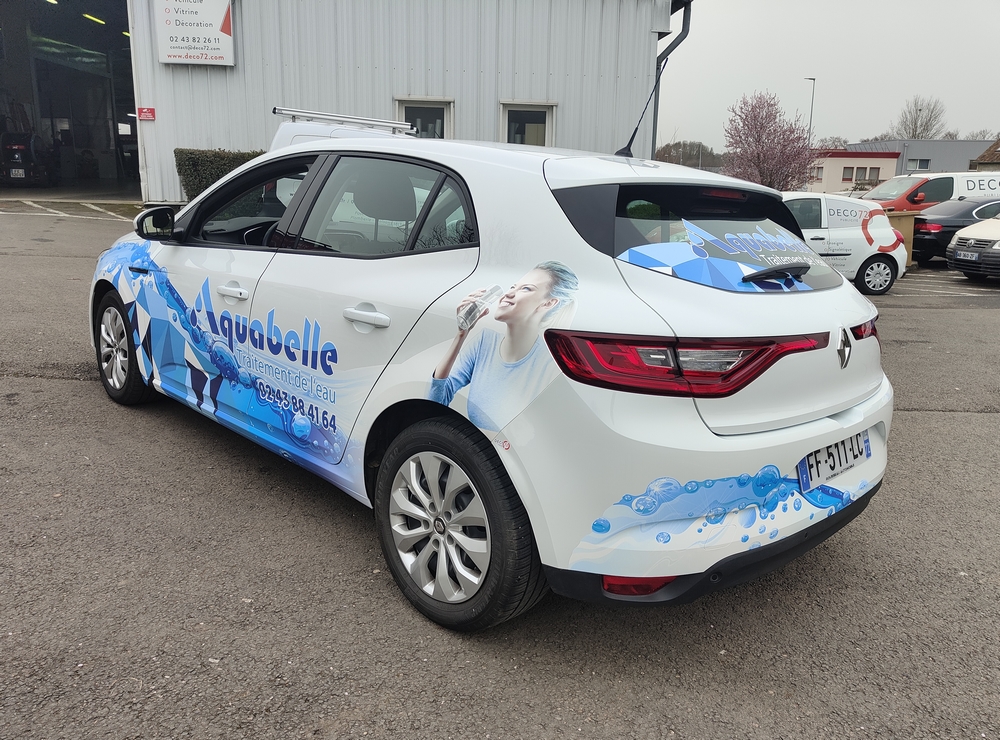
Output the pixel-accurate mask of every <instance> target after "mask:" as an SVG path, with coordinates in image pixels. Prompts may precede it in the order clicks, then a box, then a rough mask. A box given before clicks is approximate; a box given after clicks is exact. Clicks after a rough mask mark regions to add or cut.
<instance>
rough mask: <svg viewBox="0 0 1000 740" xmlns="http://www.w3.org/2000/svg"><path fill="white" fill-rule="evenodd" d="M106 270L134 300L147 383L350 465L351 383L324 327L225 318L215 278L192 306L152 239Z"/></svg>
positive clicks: (307, 321)
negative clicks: (341, 397) (343, 413)
mask: <svg viewBox="0 0 1000 740" xmlns="http://www.w3.org/2000/svg"><path fill="white" fill-rule="evenodd" d="M97 271H98V275H102V274H103V275H104V277H106V278H107V279H108V280H109V281H110V282H111V283H112V284H113V285H114V286H115V287H116V289H117V290H118V292H119V294H120V295H121V296H122V299H123V301H125V304H126V310H127V313H128V316H129V320H130V323H131V328H132V335H133V341H134V344H135V346H136V348H137V354H138V358H137V359H138V360H139V364H140V370H141V371H142V374H143V376H144V377H146V378H147V379H150V380H152V379H153V378H157V379H159V381H160V387H161V388H162V389H163V391H164V392H165V393H167V394H168V395H171V396H173V397H175V398H177V399H178V400H181V401H183V402H186V403H189V404H191V405H193V406H195V407H197V408H198V409H200V410H201V411H203V412H204V413H208V414H211V415H213V416H215V417H216V418H217V419H218V420H219V421H222V422H227V423H229V424H230V425H235V426H236V427H238V428H240V429H241V430H244V431H251V432H252V433H253V434H254V435H255V436H257V437H260V438H262V440H264V441H267V442H269V443H270V444H271V446H273V447H275V448H277V450H278V451H279V452H281V453H282V454H287V453H290V456H294V457H296V458H297V459H299V460H300V461H304V462H308V461H309V460H310V459H311V460H312V462H313V463H314V465H316V466H319V467H321V468H322V467H326V466H329V465H334V464H337V463H338V462H339V461H340V459H341V457H342V455H343V453H344V451H345V447H346V443H347V440H346V437H345V435H344V433H343V431H342V430H341V429H340V428H339V427H338V425H337V419H336V402H337V394H338V391H340V390H342V388H341V385H343V384H342V383H340V382H339V380H335V379H334V377H333V376H334V374H335V366H336V364H337V348H336V346H335V345H334V343H333V342H331V341H328V340H326V339H325V337H324V336H323V327H322V326H320V324H319V322H318V321H314V320H312V319H311V318H309V317H303V319H302V324H301V326H302V331H301V334H300V333H299V332H298V331H295V330H291V329H290V330H287V331H282V329H281V327H280V326H278V324H277V323H276V320H275V312H274V310H273V309H271V310H269V311H267V312H266V320H265V321H260V320H250V318H249V317H247V316H244V315H241V314H239V313H235V312H231V311H230V310H228V309H227V310H222V311H221V312H220V311H218V310H217V308H216V307H215V306H214V305H213V303H212V297H211V285H210V282H209V280H208V279H207V278H206V280H205V281H204V283H203V284H202V287H201V290H200V291H199V293H198V294H197V295H196V296H194V297H193V298H192V299H191V300H190V301H189V300H188V299H185V297H183V296H182V295H181V294H180V292H179V291H178V290H177V289H176V288H175V287H174V285H173V284H172V283H171V281H170V278H169V276H168V275H167V273H166V272H165V271H164V270H163V269H162V268H161V267H160V266H159V265H157V264H156V262H155V261H154V260H153V258H152V257H151V256H150V254H149V242H137V243H124V244H121V243H120V244H119V245H118V246H117V247H115V248H113V249H112V250H110V251H109V252H108V253H106V254H105V255H103V256H102V258H101V260H100V262H99V263H98V268H97ZM344 390H350V389H344ZM191 394H193V397H192V395H191Z"/></svg>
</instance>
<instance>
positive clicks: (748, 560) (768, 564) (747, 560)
mask: <svg viewBox="0 0 1000 740" xmlns="http://www.w3.org/2000/svg"><path fill="white" fill-rule="evenodd" d="M881 486H882V483H881V481H880V482H879V483H877V484H875V485H874V486H873V487H872V489H871V491H869V492H868V493H867V494H866V495H864V496H862V497H861V498H859V499H857V500H856V501H854V502H853V503H851V504H850V505H849V506H847V507H846V508H844V509H841V510H840V511H838V512H836V513H835V514H832V515H831V516H828V517H826V518H825V519H822V520H820V521H819V522H817V523H816V524H814V525H812V526H811V527H808V528H806V529H803V530H801V531H799V532H797V533H795V534H793V535H790V536H788V537H785V538H784V539H782V540H779V541H777V542H774V543H772V544H770V545H765V546H763V547H759V548H757V549H754V550H749V551H747V552H741V553H737V554H735V555H730V556H729V557H727V558H723V559H722V560H720V561H719V562H718V563H716V564H715V565H713V566H712V567H711V568H709V569H708V570H706V571H705V572H703V573H692V574H689V575H684V576H679V577H678V578H677V579H676V580H674V581H672V582H671V583H669V584H667V585H666V586H664V587H663V588H661V589H660V590H658V591H656V592H654V593H652V594H649V595H647V596H620V595H618V594H611V593H608V592H607V591H605V590H604V588H603V586H602V576H601V575H600V574H598V573H583V572H580V571H576V570H565V569H562V568H554V567H552V566H548V565H543V566H542V568H543V569H544V571H545V577H546V578H547V579H548V582H549V587H550V588H551V589H552V590H553V591H554V592H555V593H557V594H559V595H560V596H567V597H569V598H571V599H577V600H579V601H590V602H600V601H625V602H632V603H635V604H661V603H672V604H686V603H689V602H691V601H694V600H695V599H698V598H700V597H701V596H704V595H705V594H707V593H711V592H713V591H718V590H720V589H724V588H729V587H730V586H736V585H738V584H740V583H745V582H746V581H750V580H753V579H754V578H757V577H759V576H762V575H764V574H766V573H770V572H771V571H773V570H776V569H778V568H780V567H782V566H783V565H785V564H786V563H788V562H789V561H791V560H794V559H795V558H797V557H799V556H800V555H802V554H803V553H806V552H808V551H809V550H811V549H812V548H814V547H816V546H817V545H818V544H820V543H821V542H823V541H824V540H825V539H827V538H828V537H830V536H832V535H833V534H835V533H836V532H837V531H838V530H840V529H841V528H842V527H844V526H845V525H846V524H848V523H849V522H850V521H851V520H852V519H854V518H855V517H857V516H858V515H859V514H861V512H863V511H864V510H865V508H866V507H867V506H868V503H869V502H870V501H871V498H872V496H874V495H875V493H876V492H877V491H878V489H879V488H880V487H881Z"/></svg>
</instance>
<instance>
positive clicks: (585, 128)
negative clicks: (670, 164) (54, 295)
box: [129, 0, 677, 203]
mask: <svg viewBox="0 0 1000 740" xmlns="http://www.w3.org/2000/svg"><path fill="white" fill-rule="evenodd" d="M192 1H193V0H129V25H130V29H131V42H132V63H133V74H134V80H135V97H136V101H135V103H136V107H137V108H138V109H139V111H140V116H139V119H140V120H139V121H138V137H139V163H140V170H141V175H142V177H141V182H142V197H143V200H144V201H145V202H147V203H181V202H184V200H185V198H184V194H183V192H182V190H181V186H180V180H179V179H178V176H177V172H176V168H175V165H174V149H175V148H178V147H180V148H191V149H229V150H236V151H252V150H260V149H266V148H267V147H268V144H269V143H270V140H271V137H272V136H273V135H274V132H275V131H276V129H277V126H278V124H279V123H280V119H279V118H278V117H276V116H274V115H272V113H271V110H272V108H273V107H274V106H281V107H288V108H298V109H305V110H313V111H328V112H335V113H340V114H347V115H355V116H364V117H369V118H380V119H395V120H408V121H411V122H412V123H414V124H415V125H416V126H417V127H418V129H419V135H421V136H435V137H439V138H456V139H475V140H483V141H498V142H513V143H524V144H544V145H548V146H557V147H562V148H569V149H584V150H589V151H597V152H607V153H608V154H611V153H613V152H615V151H616V150H618V149H620V148H621V147H622V146H624V145H625V144H626V143H627V142H628V139H629V137H630V136H631V134H632V131H633V129H634V128H635V125H636V121H637V120H638V118H639V114H640V113H641V111H642V108H643V105H644V104H645V102H646V99H647V96H648V95H649V94H650V91H651V90H652V88H653V85H654V83H655V77H656V75H655V72H656V64H657V62H656V60H657V41H658V40H659V39H661V38H663V36H665V35H666V34H667V33H669V32H670V27H669V24H670V14H671V4H672V3H671V0H295V1H294V2H291V1H288V0H282V1H280V2H279V1H277V0H232V2H231V6H230V8H231V26H230V27H231V32H232V56H231V59H230V61H231V65H228V64H227V65H217V64H213V65H201V64H188V63H185V64H174V63H161V62H160V61H159V56H160V55H159V54H158V50H157V43H158V38H157V35H158V33H159V34H160V36H162V29H158V28H157V27H156V24H157V23H158V22H159V23H161V24H162V23H163V22H164V21H163V18H162V16H158V15H157V13H158V12H166V13H168V14H169V13H170V12H171V11H170V10H169V8H170V7H172V6H171V5H170V3H179V5H178V6H177V7H178V8H184V7H185V6H184V5H183V3H185V2H187V3H190V2H192ZM195 1H196V0H195ZM676 4H677V0H674V5H676ZM175 12H176V11H175ZM159 43H160V44H162V43H163V41H162V39H161V40H160V41H159ZM149 109H152V112H150V110H149ZM651 136H652V125H651V116H650V115H649V114H647V116H646V118H645V119H644V121H643V124H642V126H641V127H640V129H639V132H638V135H637V137H636V140H635V144H634V146H633V151H635V153H636V155H637V156H644V155H645V154H646V152H647V151H648V147H649V146H650V140H651Z"/></svg>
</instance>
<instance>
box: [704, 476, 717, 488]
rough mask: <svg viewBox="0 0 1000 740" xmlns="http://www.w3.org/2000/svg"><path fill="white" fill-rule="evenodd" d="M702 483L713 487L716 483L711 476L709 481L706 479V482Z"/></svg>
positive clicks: (707, 486)
mask: <svg viewBox="0 0 1000 740" xmlns="http://www.w3.org/2000/svg"><path fill="white" fill-rule="evenodd" d="M702 485H703V486H705V488H711V487H712V486H714V485H715V481H714V480H713V479H711V478H709V479H708V480H707V481H705V482H704V483H702Z"/></svg>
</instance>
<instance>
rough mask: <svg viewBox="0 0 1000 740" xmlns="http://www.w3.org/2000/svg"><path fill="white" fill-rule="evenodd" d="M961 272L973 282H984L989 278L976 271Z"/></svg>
mask: <svg viewBox="0 0 1000 740" xmlns="http://www.w3.org/2000/svg"><path fill="white" fill-rule="evenodd" d="M962 274H963V275H965V277H967V278H969V280H971V281H972V282H974V283H985V282H986V281H987V280H989V279H990V278H989V276H988V275H980V274H979V273H978V272H963V273H962Z"/></svg>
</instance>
